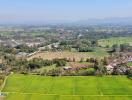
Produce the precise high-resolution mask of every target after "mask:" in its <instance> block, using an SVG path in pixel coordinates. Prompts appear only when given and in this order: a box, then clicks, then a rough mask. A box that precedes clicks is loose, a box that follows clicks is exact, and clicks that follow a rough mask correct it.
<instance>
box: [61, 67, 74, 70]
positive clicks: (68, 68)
mask: <svg viewBox="0 0 132 100" xmlns="http://www.w3.org/2000/svg"><path fill="white" fill-rule="evenodd" d="M63 69H64V70H70V69H72V67H70V66H67V67H64V68H63Z"/></svg>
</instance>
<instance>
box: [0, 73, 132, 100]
mask: <svg viewBox="0 0 132 100" xmlns="http://www.w3.org/2000/svg"><path fill="white" fill-rule="evenodd" d="M2 92H3V93H4V94H5V95H6V99H5V100H16V98H17V99H18V98H19V100H132V81H131V80H129V79H127V78H126V77H125V76H108V77H94V76H88V77H82V76H80V77H79V76H76V77H42V76H33V75H11V76H10V77H8V80H7V82H6V85H5V88H4V89H3V90H2Z"/></svg>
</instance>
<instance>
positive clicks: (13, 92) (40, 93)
mask: <svg viewBox="0 0 132 100" xmlns="http://www.w3.org/2000/svg"><path fill="white" fill-rule="evenodd" d="M2 93H4V94H25V95H33V94H34V95H35V94H36V95H48V96H91V97H92V96H104V97H105V96H110V97H114V96H121V97H126V96H129V97H132V94H131V95H104V94H103V95H101V94H100V95H66V94H44V93H23V92H2Z"/></svg>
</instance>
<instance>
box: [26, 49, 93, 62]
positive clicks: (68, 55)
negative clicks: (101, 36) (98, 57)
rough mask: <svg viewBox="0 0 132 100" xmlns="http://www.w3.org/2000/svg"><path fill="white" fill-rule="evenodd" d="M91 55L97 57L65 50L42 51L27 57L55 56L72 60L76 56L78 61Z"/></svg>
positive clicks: (49, 57) (52, 57) (50, 57)
mask: <svg viewBox="0 0 132 100" xmlns="http://www.w3.org/2000/svg"><path fill="white" fill-rule="evenodd" d="M90 57H95V56H93V55H92V54H89V53H82V52H68V51H63V52H41V53H37V54H35V55H33V56H31V57H28V58H27V59H28V60H31V59H33V58H43V59H48V60H52V59H54V58H67V59H69V58H70V59H71V60H72V59H73V58H75V60H76V61H80V59H81V58H83V60H86V59H87V58H90Z"/></svg>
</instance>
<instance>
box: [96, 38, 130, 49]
mask: <svg viewBox="0 0 132 100" xmlns="http://www.w3.org/2000/svg"><path fill="white" fill-rule="evenodd" d="M98 42H99V45H100V46H102V47H106V46H107V45H108V46H110V47H111V46H112V45H114V44H124V43H128V44H130V45H132V37H117V38H116V37H115V38H109V39H101V40H99V41H98Z"/></svg>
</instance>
